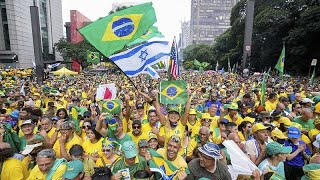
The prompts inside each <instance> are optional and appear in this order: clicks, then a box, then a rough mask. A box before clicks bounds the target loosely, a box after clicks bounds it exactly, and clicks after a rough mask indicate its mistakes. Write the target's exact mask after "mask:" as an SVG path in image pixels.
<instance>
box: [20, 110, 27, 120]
mask: <svg viewBox="0 0 320 180" xmlns="http://www.w3.org/2000/svg"><path fill="white" fill-rule="evenodd" d="M27 115H28V113H27V111H20V112H19V118H20V119H26V117H27Z"/></svg>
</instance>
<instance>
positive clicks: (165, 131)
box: [159, 121, 185, 155]
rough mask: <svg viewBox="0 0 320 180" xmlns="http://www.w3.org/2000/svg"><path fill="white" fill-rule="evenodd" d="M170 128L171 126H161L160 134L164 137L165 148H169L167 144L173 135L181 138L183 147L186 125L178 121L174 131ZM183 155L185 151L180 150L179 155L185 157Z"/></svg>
mask: <svg viewBox="0 0 320 180" xmlns="http://www.w3.org/2000/svg"><path fill="white" fill-rule="evenodd" d="M168 126H170V125H167V126H161V128H160V132H159V135H160V136H164V147H165V148H166V147H167V142H168V140H169V139H170V137H171V136H172V135H177V136H179V137H180V140H181V147H183V142H184V130H185V127H184V125H183V124H182V123H181V122H180V121H178V125H177V126H176V127H175V128H174V129H172V128H171V127H168ZM183 154H184V149H183V148H180V151H179V155H183Z"/></svg>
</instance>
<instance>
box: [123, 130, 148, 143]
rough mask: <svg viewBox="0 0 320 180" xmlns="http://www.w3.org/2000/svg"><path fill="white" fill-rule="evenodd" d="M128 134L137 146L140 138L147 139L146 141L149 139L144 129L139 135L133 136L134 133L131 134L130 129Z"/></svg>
mask: <svg viewBox="0 0 320 180" xmlns="http://www.w3.org/2000/svg"><path fill="white" fill-rule="evenodd" d="M128 135H129V136H131V138H132V141H133V142H135V143H136V145H137V146H138V142H139V140H140V139H145V140H147V141H148V139H149V135H148V134H147V133H145V132H144V130H143V132H142V133H141V135H140V136H135V135H133V134H132V131H131V132H128Z"/></svg>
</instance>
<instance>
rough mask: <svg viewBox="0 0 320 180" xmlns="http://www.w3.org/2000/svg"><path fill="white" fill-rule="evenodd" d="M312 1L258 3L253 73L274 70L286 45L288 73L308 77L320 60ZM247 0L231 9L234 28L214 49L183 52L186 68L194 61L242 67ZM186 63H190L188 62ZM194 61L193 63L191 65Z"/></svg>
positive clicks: (319, 22) (319, 12)
mask: <svg viewBox="0 0 320 180" xmlns="http://www.w3.org/2000/svg"><path fill="white" fill-rule="evenodd" d="M310 2H313V1H310V0H295V1H287V0H255V16H254V27H253V37H252V47H251V49H252V54H251V58H250V67H251V68H252V69H253V70H254V71H260V72H261V71H263V70H265V69H268V68H269V67H272V68H274V67H275V64H276V63H277V60H278V58H279V56H280V53H281V50H282V45H283V42H285V44H286V51H287V52H286V60H285V72H286V73H289V74H292V75H302V74H304V75H306V73H307V72H308V68H309V66H310V63H311V60H312V59H320V51H319V48H318V41H319V39H320V6H319V4H317V3H310ZM245 9H246V0H241V1H240V2H238V3H237V4H236V5H235V6H234V7H233V9H232V12H231V18H230V25H231V27H230V28H229V29H228V30H227V31H226V32H224V33H223V34H221V35H220V36H219V37H217V38H216V40H215V43H214V44H213V45H191V46H188V47H187V48H186V49H185V50H184V54H183V57H184V64H185V65H188V67H186V68H195V67H193V66H192V62H193V60H194V59H198V60H200V62H204V61H206V62H209V63H211V65H215V64H216V61H219V68H222V67H224V68H225V69H227V66H228V65H227V62H228V57H229V58H230V64H231V66H233V65H234V64H236V63H241V60H242V51H243V39H244V25H245ZM186 61H187V62H186ZM189 61H191V63H189Z"/></svg>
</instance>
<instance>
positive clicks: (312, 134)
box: [308, 129, 320, 141]
mask: <svg viewBox="0 0 320 180" xmlns="http://www.w3.org/2000/svg"><path fill="white" fill-rule="evenodd" d="M319 133H320V130H318V129H311V130H310V131H309V132H308V136H309V138H310V140H311V141H314V140H315V138H316V135H317V134H319Z"/></svg>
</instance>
